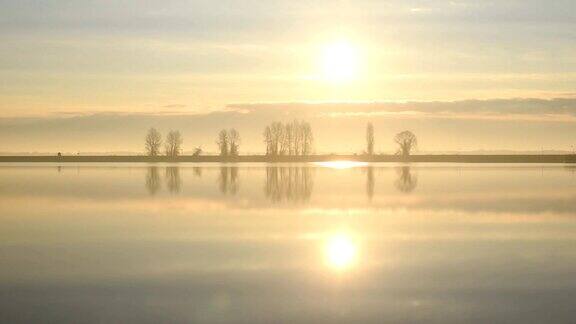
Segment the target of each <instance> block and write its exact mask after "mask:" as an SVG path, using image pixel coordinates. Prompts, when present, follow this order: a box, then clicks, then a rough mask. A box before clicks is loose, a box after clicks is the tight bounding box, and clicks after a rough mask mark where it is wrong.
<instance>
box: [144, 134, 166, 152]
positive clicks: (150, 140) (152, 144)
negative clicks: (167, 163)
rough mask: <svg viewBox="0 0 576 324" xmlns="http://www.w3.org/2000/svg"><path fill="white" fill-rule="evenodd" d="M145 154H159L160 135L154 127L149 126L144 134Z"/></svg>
mask: <svg viewBox="0 0 576 324" xmlns="http://www.w3.org/2000/svg"><path fill="white" fill-rule="evenodd" d="M145 143H146V155H148V156H158V155H160V146H161V145H162V135H160V132H158V131H157V130H156V128H150V129H149V130H148V134H146V141H145Z"/></svg>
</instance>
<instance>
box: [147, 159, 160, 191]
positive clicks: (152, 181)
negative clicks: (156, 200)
mask: <svg viewBox="0 0 576 324" xmlns="http://www.w3.org/2000/svg"><path fill="white" fill-rule="evenodd" d="M146 189H148V192H149V193H150V194H151V195H155V194H156V193H157V192H158V190H160V174H159V172H158V167H155V166H152V167H148V172H147V173H146Z"/></svg>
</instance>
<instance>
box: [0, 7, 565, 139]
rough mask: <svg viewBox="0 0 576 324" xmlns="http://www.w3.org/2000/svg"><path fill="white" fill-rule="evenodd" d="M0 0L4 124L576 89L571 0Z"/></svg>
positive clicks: (555, 93) (547, 94) (560, 94)
mask: <svg viewBox="0 0 576 324" xmlns="http://www.w3.org/2000/svg"><path fill="white" fill-rule="evenodd" d="M0 5H2V11H1V12H0V26H1V28H0V70H1V73H0V118H1V119H3V120H4V121H3V122H4V123H11V122H12V118H17V119H19V118H22V117H37V118H59V117H64V116H87V115H93V114H102V113H106V114H146V115H148V114H156V115H163V114H208V113H212V112H219V111H229V110H230V109H231V107H236V106H238V105H254V104H256V105H258V106H262V105H263V104H277V105H280V106H284V107H286V105H285V104H286V103H300V104H302V103H349V104H352V105H354V106H356V105H358V104H359V103H382V104H387V103H398V102H404V103H405V102H424V103H430V104H432V103H434V102H445V103H447V105H449V104H450V103H454V102H466V100H472V99H474V100H488V102H490V101H489V100H493V99H509V100H510V99H514V100H516V99H522V100H528V101H530V100H532V99H552V98H574V97H575V95H576V47H575V46H574V43H575V42H574V41H575V40H576V28H575V27H576V26H575V25H576V10H574V9H576V8H574V7H575V4H574V2H573V1H571V0H558V1H542V0H522V1H521V0H510V1H472V0H455V1H439V0H428V1H424V0H404V1H400V0H392V1H373V0H357V1H342V0H336V1H328V0H312V1H292V0H270V1H260V0H244V1H239V0H222V1H218V2H217V3H216V2H214V1H209V0H195V1H183V0H167V1H161V2H143V1H135V0H132V1H122V2H118V1H109V0H100V1H96V0H91V1H90V0H78V1H64V0H51V1H42V2H38V1H17V2H16V1H5V0H0ZM543 105H544V106H549V105H547V104H543ZM572 107H573V106H572V102H571V101H570V105H569V106H568V107H566V106H563V107H561V108H559V109H560V110H558V111H552V112H551V114H552V117H550V116H548V115H544V114H541V113H539V112H537V111H536V112H534V111H532V110H530V106H527V110H528V112H529V113H530V118H531V120H532V122H537V121H538V120H540V119H542V121H543V122H549V121H550V118H552V119H554V120H561V121H563V122H567V121H568V122H572V121H571V120H572V119H573V116H574V110H572ZM490 108H491V109H492V108H493V107H490ZM463 109H464V110H465V112H466V114H467V116H468V117H470V116H472V118H477V117H478V116H477V115H478V112H477V111H473V110H472V111H469V110H467V109H468V108H466V107H464V108H463ZM405 110H406V109H405ZM449 110H452V111H453V110H454V109H453V107H452V108H450V109H449ZM492 110H493V109H492ZM480 111H482V110H480ZM357 112H358V109H357V108H354V109H353V110H351V111H350V113H357ZM456 112H459V111H458V110H456ZM322 113H326V112H325V111H323V112H322ZM339 113H340V114H341V115H342V113H343V112H342V111H339ZM344 113H345V112H344ZM385 113H389V114H391V115H394V114H396V112H392V113H390V112H388V111H385ZM424 113H426V111H424ZM492 113H493V114H495V115H499V114H500V113H499V112H498V111H492ZM508 113H509V112H508V111H504V112H502V114H508ZM404 114H406V112H404ZM548 114H550V111H548ZM344 115H345V114H344ZM428 115H430V114H428ZM428 117H430V116H428ZM432 117H434V116H432ZM441 117H449V118H452V119H454V118H464V117H463V115H462V114H458V116H456V115H455V116H446V115H442V116H441ZM481 118H484V119H485V116H481ZM490 118H492V119H493V118H496V119H502V117H501V116H496V117H493V116H492V117H489V119H490ZM506 118H508V117H505V119H506ZM524 119H525V118H524ZM432 126H433V125H430V127H432ZM540 127H542V128H545V127H547V126H546V125H544V124H541V125H540ZM570 134H571V133H570ZM567 135H568V133H563V135H562V136H564V137H566V136H567ZM559 136H560V135H559ZM550 141H553V140H552V139H550ZM206 142H210V141H206ZM255 142H256V140H255ZM516 145H517V143H510V145H507V147H508V146H510V147H515V146H516ZM562 145H563V146H562V147H563V148H565V147H566V145H567V144H566V143H563V144H562ZM32 146H33V145H30V147H32ZM480 146H482V145H480ZM476 147H478V145H477V146H476ZM9 149H11V148H10V147H0V150H9Z"/></svg>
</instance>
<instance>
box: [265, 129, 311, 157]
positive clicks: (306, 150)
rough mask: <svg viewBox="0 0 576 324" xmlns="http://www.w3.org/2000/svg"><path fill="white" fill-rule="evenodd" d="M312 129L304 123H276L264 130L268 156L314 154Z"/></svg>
mask: <svg viewBox="0 0 576 324" xmlns="http://www.w3.org/2000/svg"><path fill="white" fill-rule="evenodd" d="M313 140H314V138H313V136H312V128H311V127H310V124H309V123H307V122H304V121H298V120H294V121H292V122H291V123H286V124H283V123H280V122H274V123H272V124H270V125H268V126H266V128H265V129H264V143H265V144H266V155H269V156H270V155H272V156H276V155H289V156H294V155H308V154H310V153H312V143H313Z"/></svg>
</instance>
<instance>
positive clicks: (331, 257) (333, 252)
mask: <svg viewBox="0 0 576 324" xmlns="http://www.w3.org/2000/svg"><path fill="white" fill-rule="evenodd" d="M356 254H357V247H356V244H354V242H353V241H352V239H351V238H350V237H349V236H348V235H345V234H338V235H335V236H332V237H330V238H329V240H328V242H327V243H326V259H327V262H328V264H329V265H330V266H331V267H333V268H335V269H337V270H344V269H347V268H349V267H350V266H352V265H353V264H354V262H355V261H356Z"/></svg>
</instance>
